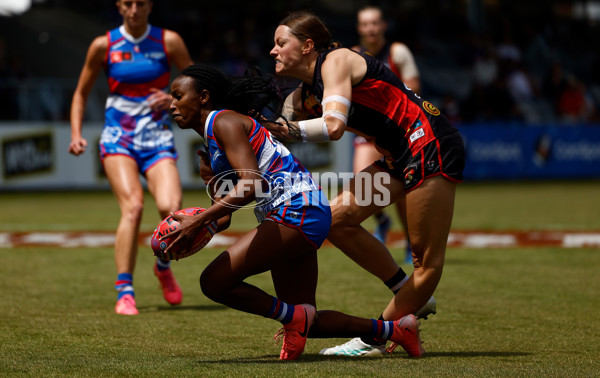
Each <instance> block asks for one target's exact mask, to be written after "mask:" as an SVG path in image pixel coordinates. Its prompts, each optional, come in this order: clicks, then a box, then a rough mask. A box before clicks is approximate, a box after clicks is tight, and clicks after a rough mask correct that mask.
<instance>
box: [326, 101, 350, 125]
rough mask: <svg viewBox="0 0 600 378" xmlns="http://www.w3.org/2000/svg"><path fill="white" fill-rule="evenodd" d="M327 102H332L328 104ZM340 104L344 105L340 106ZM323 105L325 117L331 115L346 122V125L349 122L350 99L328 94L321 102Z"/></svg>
mask: <svg viewBox="0 0 600 378" xmlns="http://www.w3.org/2000/svg"><path fill="white" fill-rule="evenodd" d="M327 104H331V105H329V106H327ZM338 104H340V105H342V106H339V105H338ZM321 106H322V107H323V118H325V116H331V117H335V118H337V119H339V120H340V121H342V122H344V125H347V124H348V112H349V110H350V100H348V99H347V98H346V97H344V96H338V95H333V96H327V97H325V98H324V99H323V101H322V102H321Z"/></svg>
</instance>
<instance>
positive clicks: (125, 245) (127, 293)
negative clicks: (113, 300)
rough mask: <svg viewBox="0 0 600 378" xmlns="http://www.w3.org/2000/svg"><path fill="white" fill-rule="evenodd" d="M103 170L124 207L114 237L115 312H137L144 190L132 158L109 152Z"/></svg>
mask: <svg viewBox="0 0 600 378" xmlns="http://www.w3.org/2000/svg"><path fill="white" fill-rule="evenodd" d="M104 170H105V172H106V176H107V177H108V180H109V182H110V186H111V188H112V191H113V193H114V195H115V197H116V199H117V202H118V203H119V208H120V210H121V218H120V220H119V225H118V227H117V231H116V236H115V264H116V267H117V281H116V283H115V288H116V289H117V291H118V293H119V294H118V297H117V299H118V300H117V305H116V306H115V311H116V312H117V313H118V314H123V315H135V314H137V313H138V311H137V308H136V303H135V299H134V297H135V294H134V291H133V272H134V270H135V263H136V259H137V252H138V233H139V227H140V221H141V218H142V212H143V209H144V190H143V188H142V185H141V183H140V179H139V172H138V165H137V163H136V162H135V160H133V159H132V158H130V157H127V156H123V155H109V156H107V157H106V158H105V159H104Z"/></svg>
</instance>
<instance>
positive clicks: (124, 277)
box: [115, 273, 135, 300]
mask: <svg viewBox="0 0 600 378" xmlns="http://www.w3.org/2000/svg"><path fill="white" fill-rule="evenodd" d="M115 289H117V291H118V292H119V294H118V296H117V300H119V299H121V297H123V296H124V295H126V294H130V295H132V296H134V297H135V293H134V292H133V275H132V274H131V273H119V275H118V276H117V281H116V282H115Z"/></svg>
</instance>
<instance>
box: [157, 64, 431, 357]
mask: <svg viewBox="0 0 600 378" xmlns="http://www.w3.org/2000/svg"><path fill="white" fill-rule="evenodd" d="M277 95H278V89H277V87H276V86H275V85H274V84H273V80H272V78H271V79H269V78H268V77H261V76H253V77H244V78H239V79H238V80H236V81H234V82H231V81H230V80H229V79H228V78H227V77H225V76H224V75H223V74H221V73H220V72H219V71H217V70H216V69H214V68H212V67H210V66H206V65H193V66H190V67H188V68H186V69H184V70H183V71H182V73H181V75H180V76H178V77H177V78H176V79H175V80H174V81H173V83H172V85H171V96H172V98H173V100H172V102H171V107H170V111H171V115H172V117H173V119H174V120H175V122H177V124H178V125H179V127H181V128H182V129H192V130H194V131H196V132H197V133H198V134H199V135H201V136H203V137H204V143H205V147H206V150H207V154H208V159H206V161H205V162H207V163H209V164H210V166H205V167H204V168H203V169H204V170H203V172H204V179H205V180H207V183H208V187H209V188H210V189H211V190H212V192H213V204H212V205H211V206H210V207H208V208H207V209H206V211H204V212H202V213H200V214H197V215H194V216H187V215H176V214H174V215H173V218H175V219H176V220H177V221H179V222H180V224H181V226H180V228H179V229H178V230H177V231H175V232H174V233H172V234H170V235H169V238H172V237H173V235H175V237H176V238H175V240H174V241H173V242H172V243H171V244H170V245H169V247H168V248H167V249H166V252H169V251H170V252H171V253H173V255H175V256H177V253H178V252H179V251H185V250H187V249H188V248H190V246H191V244H192V243H193V240H194V235H196V234H197V233H198V232H201V231H202V230H203V229H204V228H205V227H207V226H208V225H210V224H211V223H212V222H215V221H217V222H218V224H219V227H218V229H219V230H222V229H224V228H225V227H226V226H227V225H228V224H229V218H230V217H231V214H232V213H233V212H234V211H235V210H237V209H239V208H241V207H244V206H247V205H248V204H249V203H250V202H252V201H256V207H255V209H254V211H255V214H256V217H257V220H258V221H259V225H258V226H257V227H256V228H254V229H253V230H251V231H249V232H248V233H246V234H245V235H244V236H242V237H241V238H240V239H239V240H238V241H236V242H235V243H234V244H233V245H232V246H230V247H229V248H227V250H226V251H224V252H222V253H221V254H220V255H219V256H218V257H217V258H215V259H214V260H213V261H212V262H211V263H210V264H209V265H208V266H207V267H206V268H205V269H204V271H203V272H202V275H201V276H200V285H201V288H202V291H203V293H204V294H205V295H206V296H207V297H208V298H210V299H212V300H213V301H215V302H218V303H222V304H224V305H227V306H229V307H231V308H233V309H236V310H240V311H244V312H248V313H251V314H255V315H259V316H263V317H266V318H272V319H275V320H277V321H279V322H281V323H282V324H283V328H282V330H281V331H280V333H279V334H278V335H280V336H281V337H282V338H283V346H282V349H281V353H280V358H281V359H284V360H291V359H296V358H298V356H299V355H300V354H301V353H302V352H303V350H304V346H305V343H306V338H307V336H310V337H345V336H365V337H367V336H370V337H375V338H378V339H384V340H388V339H389V340H392V341H394V342H395V343H398V344H400V345H402V347H403V348H405V350H407V352H409V354H411V355H413V356H420V355H421V354H422V353H423V350H422V347H421V341H420V338H419V331H418V323H417V320H416V317H415V316H414V315H412V314H411V315H409V316H407V317H405V318H403V319H400V320H399V321H396V322H393V321H390V322H385V321H382V320H374V319H363V318H357V317H353V316H349V315H345V314H342V313H339V312H334V311H319V313H318V317H317V312H316V300H315V291H316V286H317V270H318V269H317V249H318V248H319V247H320V246H321V244H322V243H323V241H324V240H325V238H326V237H327V234H328V231H329V226H330V224H331V211H330V209H329V203H328V201H327V199H326V197H325V195H324V194H323V193H322V192H321V190H320V189H319V187H318V186H317V184H316V183H315V182H314V181H313V180H312V177H311V175H310V173H309V172H308V171H307V170H306V169H305V168H304V167H303V166H302V165H301V164H300V163H299V162H298V160H296V158H295V157H294V156H293V155H292V154H290V152H289V151H288V150H287V148H286V147H285V146H284V145H282V144H281V143H279V142H278V141H276V140H275V139H273V138H272V136H271V134H270V133H269V132H268V131H267V130H266V129H265V128H264V127H262V126H261V124H260V123H259V120H262V119H264V118H263V117H262V116H261V114H260V111H261V110H262V109H263V108H264V107H265V106H266V105H267V104H268V103H269V102H271V101H272V100H273V99H278V97H277ZM227 180H231V181H229V182H228V184H229V185H225V184H226V183H225V181H227ZM222 184H223V185H224V186H225V187H228V188H229V189H230V191H229V192H228V193H226V194H225V192H224V191H222V190H221V189H220V188H221V186H222ZM219 192H220V193H221V195H215V193H219ZM266 271H270V272H271V276H272V279H273V285H274V287H275V294H276V295H275V296H273V295H270V294H268V293H266V292H265V291H263V290H262V289H259V288H258V287H256V286H254V285H251V284H249V283H247V282H245V279H246V278H248V277H250V276H253V275H256V274H259V273H262V272H266ZM309 332H310V334H309Z"/></svg>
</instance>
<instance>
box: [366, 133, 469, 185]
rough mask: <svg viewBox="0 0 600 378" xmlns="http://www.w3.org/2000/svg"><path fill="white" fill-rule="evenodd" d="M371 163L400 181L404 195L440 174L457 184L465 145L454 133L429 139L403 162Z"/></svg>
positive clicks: (461, 171) (384, 160) (462, 163)
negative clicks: (420, 148) (427, 142)
mask: <svg viewBox="0 0 600 378" xmlns="http://www.w3.org/2000/svg"><path fill="white" fill-rule="evenodd" d="M375 164H376V165H377V166H378V167H379V168H381V169H382V170H384V171H386V172H389V173H390V175H392V176H394V177H395V178H397V179H399V180H401V181H402V183H403V184H404V191H405V192H407V193H408V192H410V191H411V190H413V189H415V188H416V187H418V186H419V185H421V183H422V182H423V181H424V180H425V179H427V178H430V177H434V176H439V175H441V176H443V177H444V178H446V179H448V180H450V181H453V182H461V181H462V180H463V171H464V169H465V144H464V142H463V139H462V137H461V136H460V134H459V133H458V131H455V132H452V133H450V134H447V135H444V136H442V137H440V138H439V139H434V140H432V141H431V142H430V143H429V144H427V145H426V146H425V147H423V149H422V150H421V151H420V152H419V153H417V155H415V156H413V157H412V158H411V159H410V160H409V161H408V162H406V163H403V162H402V161H400V160H394V159H393V158H391V157H383V158H382V159H381V160H378V161H376V162H375Z"/></svg>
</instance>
